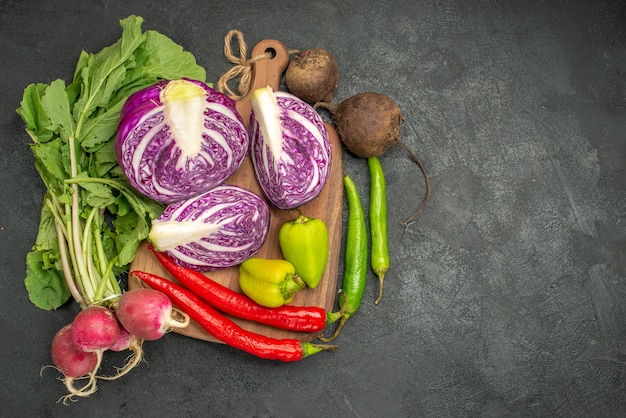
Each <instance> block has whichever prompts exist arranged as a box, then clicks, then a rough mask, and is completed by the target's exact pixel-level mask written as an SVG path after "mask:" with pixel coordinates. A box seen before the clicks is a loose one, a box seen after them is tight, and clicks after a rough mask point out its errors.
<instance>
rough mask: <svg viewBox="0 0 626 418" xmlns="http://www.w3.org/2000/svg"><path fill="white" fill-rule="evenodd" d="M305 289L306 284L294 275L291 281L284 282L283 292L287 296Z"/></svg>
mask: <svg viewBox="0 0 626 418" xmlns="http://www.w3.org/2000/svg"><path fill="white" fill-rule="evenodd" d="M305 287H306V283H305V282H304V280H302V279H301V278H300V276H298V275H297V274H294V275H293V276H291V280H286V281H285V289H284V291H285V292H286V293H287V294H289V295H293V294H294V293H297V292H299V291H301V290H302V289H304V288H305Z"/></svg>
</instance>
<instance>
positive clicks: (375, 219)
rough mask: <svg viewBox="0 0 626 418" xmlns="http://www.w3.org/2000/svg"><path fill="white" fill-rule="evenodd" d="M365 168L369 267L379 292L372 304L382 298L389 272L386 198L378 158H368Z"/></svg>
mask: <svg viewBox="0 0 626 418" xmlns="http://www.w3.org/2000/svg"><path fill="white" fill-rule="evenodd" d="M367 166H368V167H369V172H370V210H369V219H370V230H371V233H372V259H371V266H372V270H374V273H376V275H377V276H378V280H379V281H380V291H379V293H378V298H377V299H376V301H375V302H374V303H376V304H378V302H380V299H381V298H382V297H383V285H384V281H385V273H387V270H389V249H388V243H387V196H386V188H385V175H384V173H383V167H382V165H381V164H380V160H379V159H378V157H369V158H368V159H367Z"/></svg>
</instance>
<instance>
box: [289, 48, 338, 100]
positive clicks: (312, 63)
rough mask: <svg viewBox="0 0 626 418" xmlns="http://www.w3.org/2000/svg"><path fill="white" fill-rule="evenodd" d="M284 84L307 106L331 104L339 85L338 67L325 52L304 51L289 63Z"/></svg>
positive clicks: (319, 50)
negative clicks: (323, 103)
mask: <svg viewBox="0 0 626 418" xmlns="http://www.w3.org/2000/svg"><path fill="white" fill-rule="evenodd" d="M285 84H286V85H287V88H288V89H289V91H290V92H291V93H292V94H294V95H296V96H298V97H299V98H300V99H302V100H304V101H305V102H307V103H309V104H315V103H318V102H331V101H332V98H333V91H334V90H335V88H337V84H339V66H338V65H337V61H336V60H335V57H333V56H332V54H331V53H330V52H328V51H327V50H325V49H322V48H311V49H306V50H303V51H300V52H298V53H297V54H296V55H295V57H294V58H293V59H292V60H291V62H290V63H289V66H288V67H287V71H286V72H285Z"/></svg>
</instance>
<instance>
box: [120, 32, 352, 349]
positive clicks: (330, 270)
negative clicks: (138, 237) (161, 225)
mask: <svg viewBox="0 0 626 418" xmlns="http://www.w3.org/2000/svg"><path fill="white" fill-rule="evenodd" d="M268 49H269V50H271V51H272V52H273V53H274V56H273V58H271V59H263V60H260V61H257V62H255V63H254V64H253V73H252V84H251V88H250V93H251V92H252V91H254V88H257V87H263V86H266V85H269V86H271V87H272V88H274V89H276V90H278V88H279V84H280V79H281V77H282V74H283V72H284V71H285V69H286V67H287V65H288V63H289V53H288V51H287V48H286V47H285V46H284V44H282V43H281V42H279V41H275V40H267V39H266V40H263V41H261V42H259V43H258V44H257V45H256V46H255V47H254V49H253V51H252V56H256V55H259V54H262V53H264V52H265V51H267V50H268ZM250 93H249V94H248V95H246V97H244V98H243V99H241V100H240V101H238V102H237V110H238V111H239V113H240V114H241V116H242V118H243V119H244V121H245V123H246V127H247V126H248V124H249V118H250V102H249V96H250ZM326 128H327V130H328V133H329V138H330V141H331V144H332V167H331V172H330V176H329V178H328V181H327V183H326V185H325V186H324V189H323V190H322V192H321V193H320V195H319V196H318V197H317V198H316V199H314V200H313V201H311V202H309V203H308V204H306V205H304V206H302V207H301V210H302V211H303V213H304V214H305V215H307V216H313V217H316V218H319V219H322V220H323V221H324V222H326V225H327V226H328V233H329V240H330V242H329V257H328V263H327V265H326V270H325V273H324V277H323V278H322V281H321V282H320V284H319V285H318V286H317V287H316V288H315V289H309V288H307V289H305V290H302V291H300V292H298V293H297V294H296V296H295V297H294V299H293V301H292V302H291V304H292V305H299V306H320V307H322V308H324V309H326V310H327V311H330V310H332V309H333V305H334V301H335V295H336V288H337V268H338V264H339V255H340V253H341V232H342V218H341V206H342V201H343V161H342V148H341V142H340V140H339V137H338V135H337V133H336V131H335V130H334V128H333V127H332V126H331V125H329V124H326ZM226 183H227V184H233V185H238V186H241V187H244V188H246V189H248V190H250V191H252V192H254V193H256V194H258V195H259V196H263V193H262V190H261V187H260V185H259V184H258V182H257V180H256V176H255V174H254V168H253V165H252V161H251V160H250V157H249V156H246V158H245V159H244V161H243V163H242V165H241V167H239V169H238V170H237V171H236V172H235V173H234V174H233V175H232V176H231V177H230V178H229V179H228V180H226ZM270 216H271V220H270V230H269V234H268V237H267V239H266V240H265V243H264V244H263V246H262V247H261V249H260V250H259V252H258V253H257V254H256V255H255V256H256V257H262V258H282V253H281V250H280V247H279V245H278V231H279V229H280V227H281V225H282V224H283V223H284V222H286V221H288V220H290V219H293V218H294V217H295V216H296V214H295V213H293V212H291V211H285V210H281V209H278V208H276V207H274V206H272V205H271V204H270ZM130 268H131V270H141V271H147V272H150V273H153V274H157V275H159V276H162V277H165V278H167V279H169V280H172V281H175V280H174V278H173V277H172V276H171V275H170V274H169V273H168V272H167V271H166V270H165V269H164V268H163V267H162V266H161V265H160V264H159V262H158V260H157V259H156V258H155V257H154V255H153V254H152V253H151V252H150V250H149V249H148V248H147V243H143V244H142V245H141V246H140V248H139V251H138V252H137V256H136V257H135V260H134V261H133V263H132V264H131V267H130ZM205 275H206V276H207V277H210V278H211V279H213V280H215V281H217V282H219V283H221V284H223V285H225V286H228V287H230V288H231V289H233V290H236V291H241V290H240V288H239V283H238V277H239V272H238V266H235V267H231V268H227V269H220V270H216V271H212V272H208V273H206V274H205ZM139 286H142V283H140V282H139V281H138V280H137V279H136V278H135V277H129V281H128V287H129V289H134V288H137V287H139ZM231 319H232V320H233V321H235V322H236V323H237V324H239V325H240V326H241V327H243V328H244V329H247V330H250V331H253V332H257V333H260V334H263V335H266V336H269V337H274V338H298V339H301V340H303V341H311V340H313V339H314V338H315V337H316V334H310V333H298V332H292V331H285V330H280V329H277V328H273V327H270V326H266V325H263V324H258V323H255V322H251V321H246V320H242V319H238V318H232V317H231ZM175 332H177V333H180V334H183V335H187V336H189V337H192V338H197V339H201V340H206V341H211V342H220V341H218V340H217V339H215V338H214V337H213V336H211V335H209V334H208V333H207V332H206V331H204V330H203V329H202V328H201V327H200V326H199V325H198V324H197V323H196V322H194V321H192V322H191V324H190V325H189V326H188V327H187V328H183V329H177V330H176V331H175Z"/></svg>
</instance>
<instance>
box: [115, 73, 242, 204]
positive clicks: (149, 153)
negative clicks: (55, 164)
mask: <svg viewBox="0 0 626 418" xmlns="http://www.w3.org/2000/svg"><path fill="white" fill-rule="evenodd" d="M120 115H121V116H120V122H119V128H118V133H117V137H116V140H115V151H116V153H117V158H118V162H119V165H120V167H121V168H122V170H123V171H124V173H125V174H126V177H127V178H128V181H129V183H130V184H131V185H132V186H133V187H134V188H135V189H137V190H138V191H139V192H141V193H143V194H144V195H146V196H148V197H150V198H152V199H153V200H156V201H159V202H162V203H166V204H169V203H173V202H177V201H181V200H185V199H188V198H190V197H192V196H195V195H197V194H200V193H203V192H205V191H207V190H210V189H212V188H214V187H215V186H217V185H219V184H222V183H223V182H224V180H225V179H226V178H228V177H229V176H230V175H231V174H233V173H234V172H235V171H236V170H237V169H238V168H239V166H240V165H241V162H242V161H243V159H244V157H245V155H246V153H247V151H248V144H249V137H248V133H247V131H246V128H245V126H244V124H243V121H242V119H241V116H239V113H237V110H236V108H235V101H234V100H233V99H231V98H230V97H228V96H226V95H225V94H222V93H220V92H218V91H215V90H213V89H212V88H211V87H209V86H208V85H207V84H205V83H203V82H201V81H197V80H189V79H181V80H173V81H171V80H167V81H162V82H159V83H157V84H155V85H153V86H151V87H148V88H146V89H143V90H140V91H138V92H136V93H134V94H133V95H131V96H130V97H129V98H128V99H127V101H126V102H125V104H124V107H123V108H122V111H121V113H120Z"/></svg>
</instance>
